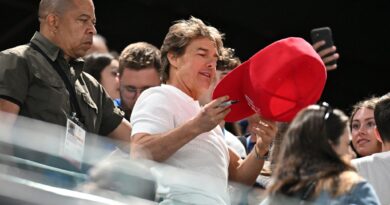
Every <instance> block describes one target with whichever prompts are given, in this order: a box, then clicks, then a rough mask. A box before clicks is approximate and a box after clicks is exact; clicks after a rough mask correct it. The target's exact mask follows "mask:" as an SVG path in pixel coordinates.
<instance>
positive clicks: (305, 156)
mask: <svg viewBox="0 0 390 205" xmlns="http://www.w3.org/2000/svg"><path fill="white" fill-rule="evenodd" d="M349 136H350V131H349V129H348V117H347V116H346V115H345V114H344V113H343V112H342V111H341V110H338V109H332V108H331V107H330V106H329V105H328V104H327V103H323V104H322V105H311V106H309V107H307V108H305V109H303V110H302V111H301V112H299V113H298V115H297V116H296V117H295V119H294V120H293V121H292V123H291V124H290V126H289V128H288V130H287V132H286V135H285V136H284V138H283V142H282V145H281V150H280V153H279V158H278V163H277V165H276V170H275V172H274V173H273V181H272V184H271V185H270V186H269V187H268V190H267V192H268V197H267V198H266V199H265V200H264V201H263V202H262V203H261V205H268V204H294V202H295V203H297V204H305V203H308V204H380V203H379V201H378V198H377V196H376V194H375V191H374V190H373V188H372V186H371V185H370V184H368V183H367V182H366V181H364V180H363V179H362V178H361V177H360V176H359V175H358V174H357V173H356V171H355V169H354V168H353V167H352V166H351V165H350V162H349V161H350V157H349V149H348V144H349Z"/></svg>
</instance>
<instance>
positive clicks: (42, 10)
mask: <svg viewBox="0 0 390 205" xmlns="http://www.w3.org/2000/svg"><path fill="white" fill-rule="evenodd" d="M73 1H74V0H41V2H40V3H39V9H38V19H39V21H41V20H42V19H44V18H45V17H46V16H47V15H48V14H49V13H57V14H59V15H61V14H63V13H64V12H65V11H66V10H68V9H69V8H71V6H73V5H74V3H73Z"/></svg>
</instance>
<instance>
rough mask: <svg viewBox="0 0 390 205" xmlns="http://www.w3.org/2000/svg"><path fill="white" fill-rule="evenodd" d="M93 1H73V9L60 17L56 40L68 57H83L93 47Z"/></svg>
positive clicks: (94, 31)
mask: <svg viewBox="0 0 390 205" xmlns="http://www.w3.org/2000/svg"><path fill="white" fill-rule="evenodd" d="M95 22H96V17H95V8H94V5H93V2H92V0H73V5H72V6H71V8H69V9H67V10H66V11H65V12H64V13H63V14H62V15H59V16H58V28H57V32H56V37H55V38H56V39H57V41H58V43H59V46H60V48H61V49H62V50H63V51H64V53H65V55H66V56H69V57H72V58H79V57H83V56H84V55H85V54H86V53H87V51H88V50H89V49H90V48H91V46H92V38H93V35H94V34H96V29H95Z"/></svg>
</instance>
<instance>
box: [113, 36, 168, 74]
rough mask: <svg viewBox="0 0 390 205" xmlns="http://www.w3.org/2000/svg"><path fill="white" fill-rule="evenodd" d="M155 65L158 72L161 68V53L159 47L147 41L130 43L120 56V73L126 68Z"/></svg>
mask: <svg viewBox="0 0 390 205" xmlns="http://www.w3.org/2000/svg"><path fill="white" fill-rule="evenodd" d="M148 67H153V68H155V69H156V71H157V73H159V72H160V69H161V54H160V50H158V48H157V47H155V46H154V45H152V44H150V43H146V42H137V43H132V44H130V45H128V46H127V47H126V48H125V49H123V51H122V52H121V54H120V56H119V75H122V74H123V70H124V69H125V68H127V69H131V70H142V69H144V68H148Z"/></svg>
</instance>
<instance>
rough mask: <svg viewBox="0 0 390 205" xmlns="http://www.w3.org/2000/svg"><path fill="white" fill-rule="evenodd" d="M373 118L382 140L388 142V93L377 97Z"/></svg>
mask: <svg viewBox="0 0 390 205" xmlns="http://www.w3.org/2000/svg"><path fill="white" fill-rule="evenodd" d="M374 118H375V123H376V128H377V129H378V132H379V134H380V137H381V139H382V141H383V142H388V143H390V93H387V94H386V95H384V96H382V97H381V98H379V100H378V102H377V103H376V105H375V109H374Z"/></svg>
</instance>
